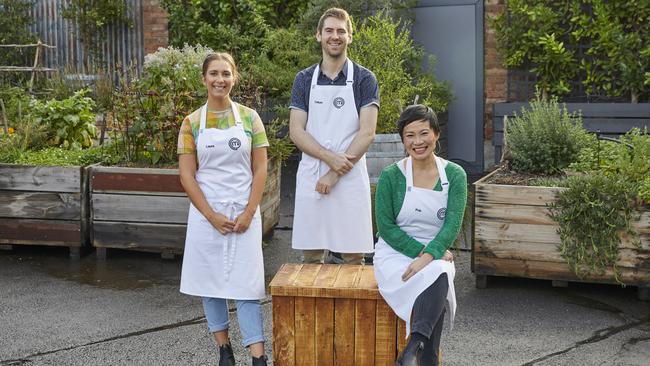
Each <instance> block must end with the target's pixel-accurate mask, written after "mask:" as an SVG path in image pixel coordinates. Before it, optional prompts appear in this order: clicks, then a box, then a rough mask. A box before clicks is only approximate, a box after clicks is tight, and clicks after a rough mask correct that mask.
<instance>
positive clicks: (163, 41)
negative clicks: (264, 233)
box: [142, 0, 169, 55]
mask: <svg viewBox="0 0 650 366" xmlns="http://www.w3.org/2000/svg"><path fill="white" fill-rule="evenodd" d="M142 22H143V27H142V28H143V30H144V54H145V55H147V54H149V53H152V52H155V51H156V50H158V48H159V47H167V45H168V44H169V30H168V25H169V20H168V17H167V12H166V11H165V9H163V8H162V6H161V5H160V1H159V0H143V2H142Z"/></svg>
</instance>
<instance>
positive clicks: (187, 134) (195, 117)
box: [177, 104, 269, 155]
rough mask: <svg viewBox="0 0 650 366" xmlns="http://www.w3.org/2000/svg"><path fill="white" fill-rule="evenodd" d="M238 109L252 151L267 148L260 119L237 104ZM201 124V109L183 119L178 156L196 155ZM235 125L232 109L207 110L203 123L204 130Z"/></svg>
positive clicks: (179, 134)
mask: <svg viewBox="0 0 650 366" xmlns="http://www.w3.org/2000/svg"><path fill="white" fill-rule="evenodd" d="M237 106H238V107H239V116H240V117H241V119H242V124H243V125H244V131H245V132H246V135H247V136H248V138H249V139H250V141H251V147H252V148H253V149H255V148H258V147H266V146H269V140H268V139H267V138H266V131H265V130H264V124H262V119H261V118H260V116H259V115H258V114H257V112H256V111H255V110H254V109H251V108H248V107H245V106H243V105H241V104H237ZM200 124H201V108H199V109H197V110H195V111H194V112H192V113H191V114H190V115H189V116H187V117H185V119H183V124H182V125H181V129H180V131H179V133H178V149H177V153H178V154H179V155H180V154H196V140H197V139H198V136H199V125H200ZM234 125H235V117H234V116H233V114H232V109H231V108H228V109H226V110H222V111H215V110H211V109H208V113H207V116H206V121H205V128H219V129H226V128H230V127H232V126H234Z"/></svg>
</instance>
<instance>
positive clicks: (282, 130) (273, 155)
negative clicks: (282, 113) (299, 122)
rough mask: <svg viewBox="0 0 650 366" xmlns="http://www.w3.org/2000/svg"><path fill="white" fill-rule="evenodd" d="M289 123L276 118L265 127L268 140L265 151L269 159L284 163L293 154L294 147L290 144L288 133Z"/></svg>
mask: <svg viewBox="0 0 650 366" xmlns="http://www.w3.org/2000/svg"><path fill="white" fill-rule="evenodd" d="M288 128H289V121H288V120H287V119H279V118H276V119H274V120H273V121H271V122H270V123H268V124H267V125H266V126H265V129H266V136H267V138H268V140H269V147H268V149H267V151H268V155H269V158H270V159H278V160H280V161H286V160H287V158H289V156H290V155H291V153H293V151H294V150H295V148H296V146H295V145H294V144H293V142H291V139H290V138H289V133H288Z"/></svg>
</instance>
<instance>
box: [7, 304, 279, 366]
mask: <svg viewBox="0 0 650 366" xmlns="http://www.w3.org/2000/svg"><path fill="white" fill-rule="evenodd" d="M270 302H271V300H264V301H262V302H261V304H262V305H266V304H268V303H270ZM234 311H235V308H229V309H228V312H229V313H233V312H234ZM204 321H205V317H204V316H199V317H196V318H192V319H189V320H184V321H181V322H178V323H172V324H166V325H161V326H158V327H154V328H148V329H143V330H138V331H135V332H131V333H126V334H120V335H117V336H113V337H109V338H104V339H100V340H97V341H92V342H88V343H82V344H76V345H74V346H68V347H63V348H57V349H54V350H49V351H43V352H37V353H33V354H31V355H27V356H23V357H20V358H15V359H9V360H1V361H0V366H18V365H25V364H28V363H31V362H32V361H31V360H30V359H32V358H35V357H40V356H46V355H50V354H53V353H58V352H63V351H70V350H74V349H77V348H82V347H88V346H94V345H96V344H101V343H106V342H113V341H117V340H120V339H125V338H131V337H138V336H141V335H144V334H150V333H156V332H161V331H164V330H170V329H176V328H181V327H186V326H189V325H195V324H200V323H202V322H204Z"/></svg>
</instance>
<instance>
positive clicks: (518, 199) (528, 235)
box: [472, 99, 650, 299]
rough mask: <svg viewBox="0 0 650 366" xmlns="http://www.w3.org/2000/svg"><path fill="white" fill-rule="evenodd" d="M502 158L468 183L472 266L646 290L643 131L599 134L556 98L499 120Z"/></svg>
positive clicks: (647, 142)
mask: <svg viewBox="0 0 650 366" xmlns="http://www.w3.org/2000/svg"><path fill="white" fill-rule="evenodd" d="M505 130H506V133H507V135H506V143H507V146H506V154H505V157H504V164H502V166H501V167H500V168H499V169H497V170H496V171H494V172H493V173H491V174H489V175H488V176H486V177H484V178H483V179H481V180H479V181H477V182H476V183H475V184H474V187H475V213H474V242H473V251H472V268H473V271H474V272H475V273H476V276H477V287H485V285H486V280H487V277H488V276H514V277H528V278H539V279H550V280H553V281H554V284H556V285H566V282H567V281H580V282H602V283H620V284H625V285H633V286H637V287H638V290H639V291H638V293H639V297H640V298H643V299H647V298H648V289H649V287H650V266H649V264H650V256H649V253H650V252H649V250H650V235H649V234H650V232H648V222H650V221H649V220H650V211H649V210H648V203H650V194H649V193H650V192H649V190H648V187H649V186H650V179H649V178H648V177H649V172H650V136H648V135H647V131H644V132H640V131H639V130H634V131H631V132H630V133H628V134H627V135H625V136H623V137H622V139H621V140H622V143H615V142H610V141H600V140H597V139H596V138H595V136H594V135H590V134H588V132H587V131H586V130H585V129H584V128H583V127H582V121H581V118H580V116H579V115H576V114H571V113H569V112H568V111H567V109H566V107H564V108H560V106H559V104H558V103H557V100H555V99H553V100H550V101H541V100H536V101H532V102H531V104H530V108H529V109H528V110H522V113H521V114H520V115H518V116H517V117H516V118H513V119H511V120H509V121H508V122H507V123H506V127H505Z"/></svg>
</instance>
